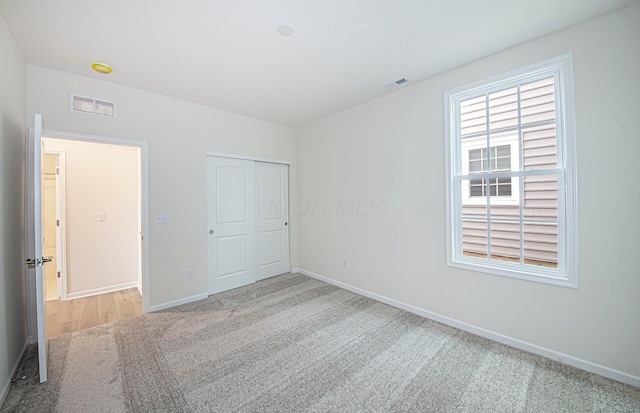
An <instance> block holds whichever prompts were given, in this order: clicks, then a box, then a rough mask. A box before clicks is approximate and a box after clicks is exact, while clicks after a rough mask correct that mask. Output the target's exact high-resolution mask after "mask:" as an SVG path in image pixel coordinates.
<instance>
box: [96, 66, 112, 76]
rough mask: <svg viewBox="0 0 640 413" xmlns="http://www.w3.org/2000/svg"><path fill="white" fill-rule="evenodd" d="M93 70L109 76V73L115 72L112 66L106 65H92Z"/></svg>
mask: <svg viewBox="0 0 640 413" xmlns="http://www.w3.org/2000/svg"><path fill="white" fill-rule="evenodd" d="M91 68H92V69H93V70H95V71H96V72H98V73H102V74H103V75H108V74H109V73H111V72H113V69H112V68H111V66H109V65H108V64H105V63H94V64H92V65H91Z"/></svg>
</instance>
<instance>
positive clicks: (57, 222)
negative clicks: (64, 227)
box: [56, 219, 60, 227]
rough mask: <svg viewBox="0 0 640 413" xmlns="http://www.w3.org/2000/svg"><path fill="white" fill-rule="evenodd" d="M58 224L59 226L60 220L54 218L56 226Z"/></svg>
mask: <svg viewBox="0 0 640 413" xmlns="http://www.w3.org/2000/svg"><path fill="white" fill-rule="evenodd" d="M59 226H60V220H59V219H56V227H59Z"/></svg>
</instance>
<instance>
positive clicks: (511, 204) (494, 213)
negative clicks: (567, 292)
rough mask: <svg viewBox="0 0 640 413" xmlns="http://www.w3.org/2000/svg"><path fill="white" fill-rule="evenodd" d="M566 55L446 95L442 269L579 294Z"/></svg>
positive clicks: (569, 73) (570, 93)
mask: <svg viewBox="0 0 640 413" xmlns="http://www.w3.org/2000/svg"><path fill="white" fill-rule="evenodd" d="M572 79H573V73H572V60H571V55H566V56H561V57H558V58H555V59H552V60H549V61H546V62H542V63H539V64H536V65H532V66H529V67H526V68H523V69H519V70H516V71H513V72H510V73H507V74H504V75H501V76H497V77H495V78H492V79H488V80H486V81H482V82H478V83H475V84H472V85H468V86H464V87H461V88H457V89H455V90H452V91H449V92H447V93H446V94H445V105H446V107H445V113H446V114H447V120H446V140H447V141H446V145H445V147H446V150H447V156H446V160H447V171H446V172H447V263H448V264H449V265H451V266H455V267H460V268H465V269H471V270H476V271H482V272H488V273H492V274H497V275H504V276H509V277H515V278H522V279H527V280H532V281H540V282H546V283H551V284H557V285H564V286H570V287H577V273H576V270H577V268H576V258H577V244H576V242H577V239H576V221H577V217H576V212H575V208H576V204H577V203H576V191H575V186H576V185H575V182H576V179H575V133H574V129H575V127H574V124H575V122H574V118H573V80H572Z"/></svg>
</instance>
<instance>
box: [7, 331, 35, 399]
mask: <svg viewBox="0 0 640 413" xmlns="http://www.w3.org/2000/svg"><path fill="white" fill-rule="evenodd" d="M28 344H29V340H28V339H27V341H25V343H24V346H22V350H20V354H18V358H17V359H16V361H15V363H13V367H12V368H11V370H10V371H9V377H7V383H6V384H5V385H4V387H3V388H2V393H0V407H2V404H3V403H4V399H6V397H7V394H9V389H10V388H11V379H12V378H13V376H14V375H15V374H16V370H18V366H19V365H20V360H22V356H23V355H24V351H25V350H26V349H27V345H28Z"/></svg>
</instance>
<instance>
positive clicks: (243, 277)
mask: <svg viewBox="0 0 640 413" xmlns="http://www.w3.org/2000/svg"><path fill="white" fill-rule="evenodd" d="M254 174H255V169H254V163H253V161H248V160H244V159H231V158H220V157H216V156H208V157H207V204H208V206H207V210H208V211H207V214H208V221H209V235H208V236H209V242H208V256H209V274H208V278H209V294H216V293H219V292H222V291H226V290H230V289H232V288H238V287H242V286H243V285H247V284H251V283H254V282H255V281H256V272H255V260H256V255H255V251H256V241H255V240H256V230H255V211H256V209H255V195H256V192H255V191H256V190H255V175H254Z"/></svg>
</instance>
